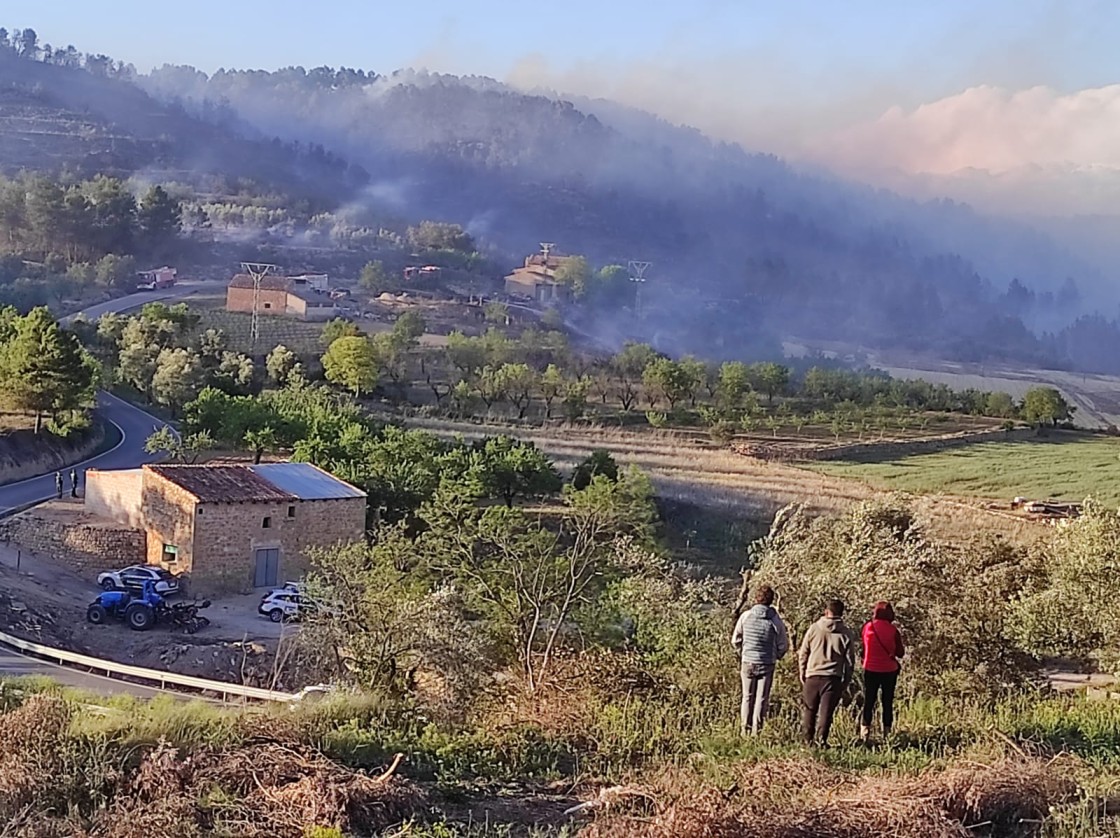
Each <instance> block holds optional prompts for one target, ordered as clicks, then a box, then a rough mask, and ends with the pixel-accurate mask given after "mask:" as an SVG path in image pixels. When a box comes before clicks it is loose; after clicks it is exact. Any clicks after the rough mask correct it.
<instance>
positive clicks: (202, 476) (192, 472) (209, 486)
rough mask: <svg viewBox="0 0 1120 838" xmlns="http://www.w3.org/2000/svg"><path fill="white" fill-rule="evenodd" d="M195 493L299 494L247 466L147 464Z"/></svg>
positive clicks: (237, 498) (231, 499) (276, 497)
mask: <svg viewBox="0 0 1120 838" xmlns="http://www.w3.org/2000/svg"><path fill="white" fill-rule="evenodd" d="M144 468H145V469H147V470H149V471H151V472H153V473H155V474H158V475H159V476H160V477H162V478H163V479H165V480H169V481H170V482H172V483H174V484H175V485H176V486H178V487H180V488H181V489H185V490H186V491H188V492H190V493H191V494H192V495H194V496H195V497H196V498H198V500H199V501H200V502H202V503H238V502H246V501H272V502H277V501H286V500H298V499H299V497H298V496H297V495H294V494H292V493H291V492H287V491H285V490H284V489H281V488H280V487H279V486H277V485H275V484H274V483H271V482H270V481H268V480H266V479H265V478H263V477H261V476H260V475H257V474H255V473H254V472H253V470H252V469H251V468H249V467H248V466H234V465H229V466H211V465H197V466H185V465H174V466H144Z"/></svg>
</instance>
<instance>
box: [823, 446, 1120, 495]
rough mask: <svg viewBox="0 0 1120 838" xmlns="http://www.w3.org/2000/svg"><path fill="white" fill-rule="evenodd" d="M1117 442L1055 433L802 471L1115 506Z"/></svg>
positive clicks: (918, 488) (907, 487) (903, 486)
mask: <svg viewBox="0 0 1120 838" xmlns="http://www.w3.org/2000/svg"><path fill="white" fill-rule="evenodd" d="M1118 458H1120V439H1115V438H1112V437H1105V436H1092V435H1089V434H1076V433H1058V434H1053V435H1051V436H1049V437H1045V438H1034V439H1024V440H1016V441H1012V442H984V443H978V444H976V445H970V446H968V447H964V448H956V449H951V450H947V451H939V452H935V453H930V454H915V455H912V456H907V457H900V458H898V459H896V460H890V461H886V462H868V463H856V462H830V463H815V464H813V465H811V466H808V467H807V468H809V469H811V470H812V471H814V472H816V473H818V474H822V475H828V476H830V477H843V478H853V479H857V480H861V481H864V482H866V483H868V484H869V485H871V486H873V487H875V488H878V489H887V490H898V491H905V492H915V493H921V494H936V493H944V494H951V495H964V496H975V497H987V498H999V499H1001V500H1010V499H1011V498H1013V497H1015V496H1016V495H1021V496H1023V497H1027V498H1061V499H1065V500H1075V501H1076V500H1083V499H1084V498H1086V497H1088V496H1090V495H1091V496H1093V497H1094V498H1096V499H1097V500H1100V501H1102V502H1104V503H1107V504H1109V505H1113V506H1115V505H1117V504H1120V481H1118V480H1117V476H1118V475H1120V459H1118Z"/></svg>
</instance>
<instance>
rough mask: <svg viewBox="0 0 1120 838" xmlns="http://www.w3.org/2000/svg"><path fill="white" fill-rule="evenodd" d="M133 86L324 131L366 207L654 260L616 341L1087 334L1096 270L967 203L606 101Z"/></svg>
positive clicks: (502, 94)
mask: <svg viewBox="0 0 1120 838" xmlns="http://www.w3.org/2000/svg"><path fill="white" fill-rule="evenodd" d="M141 83H142V84H143V85H145V86H146V87H147V88H148V89H149V90H151V91H152V92H153V93H154V94H155V95H157V96H159V97H163V98H167V99H170V100H175V101H181V102H184V103H185V104H186V106H187V107H193V108H202V107H205V103H206V102H208V101H209V102H214V101H221V102H225V103H229V105H230V106H231V107H233V108H234V109H235V110H236V111H237V112H238V113H239V114H240V115H241V116H242V117H243V118H245V119H246V120H247V121H249V122H251V123H252V124H254V125H256V126H258V127H259V128H260V129H261V130H263V131H266V132H276V133H279V134H280V135H281V136H283V137H285V138H289V139H293V138H294V139H301V140H303V141H314V142H321V143H323V144H325V145H327V146H328V147H330V148H332V149H335V150H338V151H339V152H340V153H343V154H345V155H347V156H348V157H350V158H351V159H353V160H356V161H359V162H360V163H361V164H362V165H363V166H364V167H365V168H367V169H368V170H369V171H370V172H371V175H372V177H373V184H374V186H373V188H372V189H371V190H370V193H369V198H368V200H369V201H370V202H372V203H375V204H381V205H387V206H391V207H392V208H393V209H395V210H398V211H401V212H407V213H411V214H414V215H420V216H436V217H445V218H448V219H453V220H458V221H460V222H462V223H464V224H466V225H467V226H468V229H469V230H471V232H473V233H475V234H476V235H479V236H482V237H484V238H485V239H487V240H489V241H491V242H493V243H496V244H497V245H498V246H499V247H501V248H503V249H506V250H507V251H510V252H513V253H518V252H525V251H527V250H531V249H535V246H536V243H537V242H538V241H541V240H551V241H556V242H559V243H560V244H561V246H562V247H564V248H565V249H567V250H568V251H570V252H582V253H586V254H587V255H588V256H590V257H591V258H592V259H593V260H596V261H599V262H601V263H606V262H625V261H626V260H627V259H630V258H640V259H646V260H650V261H653V262H654V263H655V268H654V269H653V272H652V274H651V278H652V280H651V282H650V283H648V284H647V286H646V289H645V290H646V294H647V297H648V299H649V300H650V301H651V303H652V305H651V307H650V316H649V318H648V320H647V322H646V323H644V324H641V326H637V325H632V326H627V327H620V326H619V323H618V318H617V317H615V316H614V313H613V312H610V313H605V314H604V316H602V317H600V318H599V320H598V322H597V323H596V322H594V318H593V317H592V318H591V319H592V323H593V326H594V327H595V328H597V329H598V330H599V331H601V332H603V333H605V334H606V335H607V336H609V337H614V338H620V337H626V336H629V337H643V338H650V339H654V340H656V341H657V342H658V343H659V344H660V345H661V346H663V347H664V348H666V349H670V350H677V351H696V352H702V353H706V354H713V355H718V354H720V353H724V354H730V353H732V352H735V351H740V350H742V349H744V348H749V349H753V350H756V351H757V350H758V349H759V348H761V347H765V346H768V345H769V346H772V345H773V344H772V342H771V340H770V339H772V338H773V337H775V336H778V335H790V334H794V335H798V336H802V337H807V338H817V339H832V340H843V341H849V342H857V343H863V344H870V345H874V346H878V347H888V348H889V347H905V348H908V349H919V350H921V349H925V350H930V351H934V352H937V353H939V354H941V355H949V356H952V357H955V358H960V359H967V360H981V359H992V358H1008V359H1014V360H1016V361H1020V362H1022V361H1025V362H1028V363H1036V364H1049V365H1063V364H1068V363H1069V362H1070V355H1071V352H1070V349H1074V348H1075V347H1076V344H1077V343H1078V342H1079V339H1078V335H1077V334H1076V333H1067V334H1057V335H1055V334H1054V333H1055V332H1058V331H1059V330H1061V329H1062V328H1063V327H1065V326H1066V324H1068V323H1070V322H1071V321H1072V320H1074V319H1075V318H1076V317H1077V316H1078V315H1079V314H1082V313H1083V312H1084V311H1085V307H1086V305H1087V304H1088V302H1089V298H1090V297H1091V296H1092V293H1091V289H1093V288H1095V287H1096V284H1097V283H1099V280H1100V278H1099V277H1098V276H1096V275H1095V273H1094V271H1093V270H1092V269H1091V268H1089V267H1088V266H1086V265H1085V264H1083V263H1081V262H1080V261H1079V260H1077V259H1076V258H1074V257H1073V256H1072V255H1070V254H1068V253H1064V252H1063V251H1061V249H1060V248H1058V247H1056V246H1054V245H1052V244H1050V243H1048V242H1046V241H1044V240H1040V239H1039V237H1038V236H1031V235H1028V234H1027V233H1026V232H1025V231H1024V230H1021V229H1018V228H1015V227H1014V226H1013V225H1009V224H1002V223H999V222H996V221H993V220H988V219H984V218H983V217H982V216H979V215H977V214H975V213H973V212H972V211H971V210H970V209H968V208H967V207H961V206H956V205H952V204H949V203H947V202H943V203H937V204H931V205H924V206H923V205H918V204H916V203H914V202H910V201H906V200H903V199H901V198H898V197H897V196H894V195H889V194H882V193H876V192H873V191H872V190H870V189H864V188H859V187H853V186H849V185H844V184H839V183H835V182H830V181H827V180H825V179H822V178H818V177H814V176H808V175H804V174H800V173H797V172H795V171H794V170H792V169H790V168H789V167H788V166H786V165H785V164H784V163H782V162H781V161H779V160H777V159H775V158H773V157H769V156H764V155H751V154H748V153H746V152H745V151H743V150H742V149H740V148H738V147H733V146H728V145H721V144H715V143H712V142H711V141H709V140H707V139H706V138H705V137H703V136H702V135H700V134H699V133H698V132H695V131H690V130H688V129H682V128H676V127H674V126H669V125H667V124H665V123H663V122H661V121H659V120H656V119H654V118H652V117H650V116H649V115H644V114H641V113H638V112H633V111H630V110H627V109H624V108H619V107H617V106H612V105H610V103H602V102H598V103H596V102H581V103H580V104H581V108H577V107H576V106H575V105H573V104H572V103H570V102H566V101H563V100H560V99H558V98H555V97H554V96H546V95H526V94H524V93H521V92H518V91H515V90H512V89H510V88H508V87H506V86H504V85H501V84H499V83H496V82H493V81H490V80H487V79H478V78H463V79H460V78H456V77H452V76H434V75H428V74H423V73H419V74H418V73H407V72H406V73H398V74H394V75H393V76H390V77H383V76H379V75H377V74H375V73H366V72H363V71H355V70H348V69H343V70H337V71H335V70H332V69H329V68H318V69H314V70H309V71H305V70H304V69H303V68H299V67H296V68H289V69H285V70H281V71H278V72H274V73H267V72H259V71H221V72H218V73H216V74H215V75H213V76H212V77H207V76H205V75H204V74H202V73H200V72H198V71H196V70H194V69H193V68H184V67H166V68H163V69H161V70H158V71H156V72H154V73H153V74H152V75H151V76H149V77H146V78H143V79H141ZM592 111H594V112H595V113H599V114H602V118H600V117H599V116H596V115H595V113H592ZM962 253H973V254H977V255H978V256H979V257H980V258H981V259H982V261H983V264H984V266H985V271H983V272H981V271H980V270H978V268H977V266H976V264H975V263H974V262H973V261H972V260H970V259H969V258H966V256H965V255H962ZM1020 273H1021V274H1022V276H1023V279H1022V281H1020V280H1019V279H1018V276H1019V274H1020ZM1083 288H1084V289H1086V290H1084V291H1083ZM591 314H592V315H593V314H595V312H592V313H591ZM1108 328H1109V329H1110V330H1114V327H1113V326H1112V325H1111V324H1109V326H1108ZM1032 329H1033V331H1032ZM1043 330H1046V333H1044V332H1043ZM1075 360H1076V362H1077V363H1078V364H1079V365H1081V366H1095V367H1096V368H1101V366H1100V364H1099V362H1097V363H1096V364H1093V363H1092V361H1091V359H1089V358H1086V357H1077V358H1075Z"/></svg>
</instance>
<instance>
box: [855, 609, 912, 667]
mask: <svg viewBox="0 0 1120 838" xmlns="http://www.w3.org/2000/svg"><path fill="white" fill-rule="evenodd" d="M904 654H906V650H905V648H904V647H903V645H902V635H901V634H899V633H898V629H896V628H895V627H894V623H891V622H888V621H887V620H872V621H871V622H869V623H868V624H867V625H865V626H864V627H863V668H864V669H865V670H866V671H868V672H898V670H899V669H901V665H900V664H899V662H898V658H901V657H902V656H903V655H904Z"/></svg>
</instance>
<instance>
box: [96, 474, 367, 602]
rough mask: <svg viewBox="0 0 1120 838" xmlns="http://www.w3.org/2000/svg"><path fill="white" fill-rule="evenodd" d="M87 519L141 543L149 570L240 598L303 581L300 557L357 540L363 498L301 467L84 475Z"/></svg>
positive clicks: (362, 519) (341, 483)
mask: <svg viewBox="0 0 1120 838" xmlns="http://www.w3.org/2000/svg"><path fill="white" fill-rule="evenodd" d="M85 508H86V512H87V513H90V514H92V515H95V516H98V517H101V518H107V519H110V520H113V521H117V522H120V523H124V524H127V525H128V526H131V527H134V528H135V529H138V530H140V531H142V532H143V533H144V534H145V537H146V554H147V560H148V563H149V564H158V565H161V566H163V567H165V568H167V569H168V570H170V571H171V572H173V573H176V574H178V573H187V574H189V578H190V583H191V588H192V590H193V591H194V592H198V593H206V594H211V593H229V592H242V593H245V592H249V591H251V590H252V589H253V588H262V587H267V586H271V585H276V584H279V583H281V582H283V581H284V580H285V579H292V578H298V577H300V576H302V575H303V574H304V573H306V572H307V569H308V562H307V555H306V554H307V551H308V550H309V549H311V548H315V547H329V546H332V545H335V544H338V543H340V542H342V543H349V542H352V541H357V540H358V539H360V538H362V536H363V533H364V532H365V520H366V495H365V493H364V492H362V491H361V490H359V489H356V488H354V487H353V486H351V485H350V484H349V483H345V482H344V481H342V480H339V479H338V478H336V477H334V476H332V475H330V474H328V473H327V472H325V471H322V470H321V469H318V468H316V467H315V466H312V465H309V464H307V463H267V464H263V465H253V466H250V465H152V466H144V467H143V468H139V469H128V470H122V471H98V470H95V469H91V470H90V471H88V472H87V473H86V497H85Z"/></svg>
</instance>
